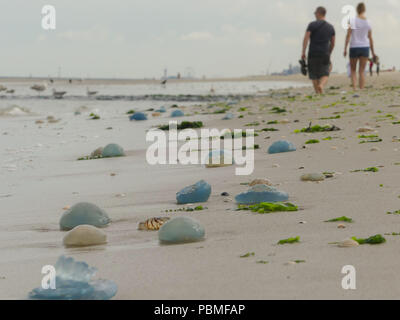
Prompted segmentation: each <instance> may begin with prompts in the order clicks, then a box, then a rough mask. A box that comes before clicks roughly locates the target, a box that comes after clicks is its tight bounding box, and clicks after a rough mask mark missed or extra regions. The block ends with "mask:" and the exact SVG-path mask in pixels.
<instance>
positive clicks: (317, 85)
mask: <svg viewBox="0 0 400 320" xmlns="http://www.w3.org/2000/svg"><path fill="white" fill-rule="evenodd" d="M312 84H313V86H314V90H315V93H317V94H318V93H319V80H318V79H316V80H312Z"/></svg>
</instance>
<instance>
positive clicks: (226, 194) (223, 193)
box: [221, 191, 229, 197]
mask: <svg viewBox="0 0 400 320" xmlns="http://www.w3.org/2000/svg"><path fill="white" fill-rule="evenodd" d="M221 196H223V197H228V196H229V193H228V192H226V191H224V192H222V193H221Z"/></svg>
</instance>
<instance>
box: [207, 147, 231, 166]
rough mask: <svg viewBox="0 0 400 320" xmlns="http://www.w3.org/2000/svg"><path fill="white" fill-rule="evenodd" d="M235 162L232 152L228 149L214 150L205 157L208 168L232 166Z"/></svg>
mask: <svg viewBox="0 0 400 320" xmlns="http://www.w3.org/2000/svg"><path fill="white" fill-rule="evenodd" d="M234 163H235V161H234V159H233V155H232V153H230V152H229V151H227V150H223V149H221V150H212V151H210V152H209V153H208V155H207V158H206V159H205V166H206V168H217V167H226V166H231V165H233V164H234Z"/></svg>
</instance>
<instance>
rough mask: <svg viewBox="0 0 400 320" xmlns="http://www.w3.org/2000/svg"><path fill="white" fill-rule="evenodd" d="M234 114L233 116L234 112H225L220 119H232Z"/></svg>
mask: <svg viewBox="0 0 400 320" xmlns="http://www.w3.org/2000/svg"><path fill="white" fill-rule="evenodd" d="M234 117H235V116H234V114H233V113H227V114H226V115H225V116H224V117H223V118H222V120H231V119H233V118H234Z"/></svg>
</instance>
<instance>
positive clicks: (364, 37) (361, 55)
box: [344, 2, 376, 90]
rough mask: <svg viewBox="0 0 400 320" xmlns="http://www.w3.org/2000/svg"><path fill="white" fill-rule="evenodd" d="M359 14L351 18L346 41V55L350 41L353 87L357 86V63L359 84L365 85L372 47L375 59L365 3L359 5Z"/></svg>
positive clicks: (373, 54)
mask: <svg viewBox="0 0 400 320" xmlns="http://www.w3.org/2000/svg"><path fill="white" fill-rule="evenodd" d="M357 13H358V16H357V17H355V18H354V19H351V20H350V28H348V30H347V36H346V42H345V45H344V56H345V57H346V55H347V46H348V44H349V42H350V69H351V82H352V85H353V89H354V90H355V89H356V86H357V63H358V64H359V69H358V74H359V86H360V89H363V88H364V85H365V67H366V65H367V62H368V58H369V51H370V49H371V53H372V57H373V59H375V57H376V55H375V50H374V42H373V40H372V30H371V26H370V24H369V22H368V20H367V18H366V17H365V4H364V3H363V2H361V3H359V4H358V5H357Z"/></svg>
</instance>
